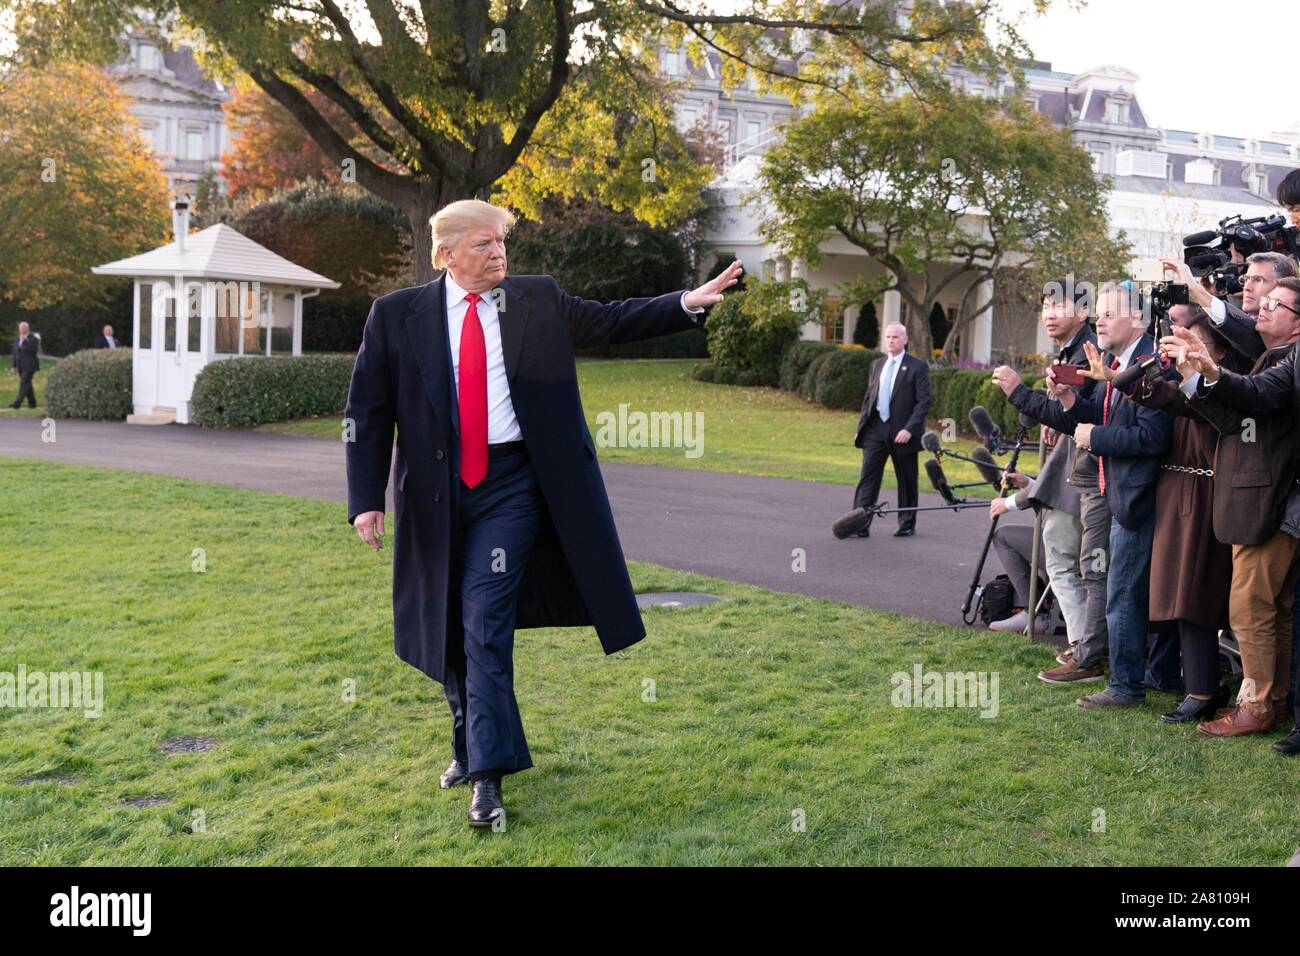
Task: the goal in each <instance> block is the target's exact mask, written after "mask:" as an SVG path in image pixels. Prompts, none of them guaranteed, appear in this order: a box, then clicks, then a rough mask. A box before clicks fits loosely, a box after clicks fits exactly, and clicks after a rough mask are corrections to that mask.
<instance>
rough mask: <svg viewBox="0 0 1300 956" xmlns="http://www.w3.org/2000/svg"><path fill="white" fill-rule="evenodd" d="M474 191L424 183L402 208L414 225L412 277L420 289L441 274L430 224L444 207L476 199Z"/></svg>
mask: <svg viewBox="0 0 1300 956" xmlns="http://www.w3.org/2000/svg"><path fill="white" fill-rule="evenodd" d="M474 198H477V197H475V195H474V193H473V191H472V190H467V189H457V188H456V187H455V186H453V185H451V184H444V183H420V184H419V188H418V189H417V190H416V191H415V192H414V194H413V195H412V196H411V197H410V198H409V199H408V200H407V201H406V202H404V203H403V204H402V211H403V212H405V213H406V218H407V221H409V222H410V224H411V273H412V275H413V276H414V278H415V283H416V285H424V284H425V283H426V282H432V281H433V280H434V279H435V278H436V277H437V274H438V272H439V271H440V270H437V269H435V268H434V267H433V230H432V229H431V228H430V226H429V220H430V219H432V218H433V215H434V213H436V212H437V211H438V210H439V209H441V208H442V207H443V206H446V205H447V204H449V203H453V202H455V201H456V200H458V199H474Z"/></svg>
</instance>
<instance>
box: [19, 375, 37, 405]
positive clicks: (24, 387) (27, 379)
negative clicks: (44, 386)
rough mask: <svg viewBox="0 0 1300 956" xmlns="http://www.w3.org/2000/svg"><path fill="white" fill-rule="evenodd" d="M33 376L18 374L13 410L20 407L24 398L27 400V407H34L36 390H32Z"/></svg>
mask: <svg viewBox="0 0 1300 956" xmlns="http://www.w3.org/2000/svg"><path fill="white" fill-rule="evenodd" d="M35 374H36V373H35V372H19V373H18V397H17V398H15V399H14V408H17V407H18V406H19V405H21V404H22V403H23V399H24V398H26V399H27V404H28V405H29V406H31V407H32V408H35V407H36V390H35V389H34V388H32V376H33V375H35Z"/></svg>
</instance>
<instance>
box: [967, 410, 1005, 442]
mask: <svg viewBox="0 0 1300 956" xmlns="http://www.w3.org/2000/svg"><path fill="white" fill-rule="evenodd" d="M969 417H970V423H971V427H972V428H974V429H975V434H977V435H979V436H980V441H982V442H984V446H985V447H986V448H988V450H989V451H992V450H993V449H994V447H995V446H996V445H997V443H998V439H999V438H1001V437H1002V429H1000V428H998V426H997V424H996V423H995V422H994V421H993V418H992V416H990V415H989V410H988V409H987V408H985V407H984V406H983V405H976V406H975V407H974V408H972V409H971V410H970V416H969Z"/></svg>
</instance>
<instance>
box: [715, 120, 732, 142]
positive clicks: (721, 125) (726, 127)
mask: <svg viewBox="0 0 1300 956" xmlns="http://www.w3.org/2000/svg"><path fill="white" fill-rule="evenodd" d="M718 132H720V133H721V134H722V141H723V142H724V143H730V142H731V120H730V119H729V118H728V117H725V116H719V117H718Z"/></svg>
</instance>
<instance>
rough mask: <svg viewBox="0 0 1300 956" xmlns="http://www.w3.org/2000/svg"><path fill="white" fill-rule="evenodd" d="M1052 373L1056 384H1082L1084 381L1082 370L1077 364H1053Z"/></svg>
mask: <svg viewBox="0 0 1300 956" xmlns="http://www.w3.org/2000/svg"><path fill="white" fill-rule="evenodd" d="M1052 374H1053V375H1055V376H1056V383H1057V384H1058V385H1082V384H1083V382H1084V378H1083V372H1082V370H1081V369H1080V368H1079V366H1077V365H1070V364H1069V363H1068V362H1059V363H1056V364H1053V365H1052Z"/></svg>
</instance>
